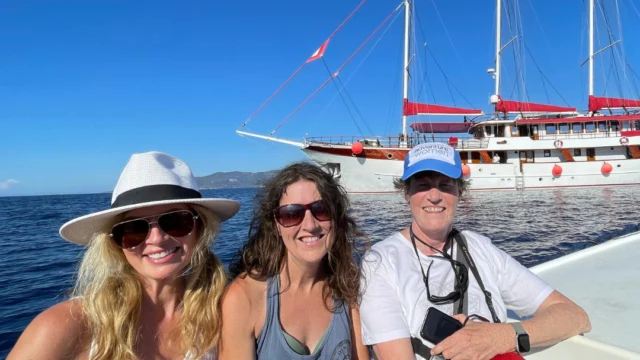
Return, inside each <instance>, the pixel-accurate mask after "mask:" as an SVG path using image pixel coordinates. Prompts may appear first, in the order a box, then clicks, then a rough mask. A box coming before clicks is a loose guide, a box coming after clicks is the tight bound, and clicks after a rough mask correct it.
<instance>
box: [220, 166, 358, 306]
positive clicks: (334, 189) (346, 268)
mask: <svg viewBox="0 0 640 360" xmlns="http://www.w3.org/2000/svg"><path fill="white" fill-rule="evenodd" d="M299 180H308V181H311V182H313V183H315V185H316V187H317V188H318V192H319V193H320V196H321V197H322V200H323V201H324V203H325V205H326V206H327V207H328V209H329V211H330V214H331V222H332V231H333V237H334V242H333V245H332V246H331V249H329V251H328V254H327V255H325V257H324V258H323V259H322V262H323V267H324V270H325V273H326V274H327V281H326V283H325V286H324V289H323V297H324V299H325V303H327V301H326V300H328V299H329V298H333V299H339V300H342V301H344V302H345V303H347V304H348V305H349V306H353V305H355V304H356V303H357V302H358V299H359V296H358V295H359V287H360V270H359V268H358V264H357V262H356V259H355V258H354V257H355V256H357V257H360V256H362V254H363V253H364V251H366V249H367V248H368V247H369V245H370V240H369V238H368V237H367V235H366V234H365V233H364V232H362V231H360V230H359V229H358V226H357V225H356V222H355V220H354V219H353V217H352V216H351V215H350V214H349V212H348V210H349V199H348V197H347V194H346V192H345V190H344V189H343V188H342V186H340V185H339V184H338V182H337V181H336V180H335V179H334V178H333V176H332V175H330V174H329V173H327V172H326V171H324V170H323V169H322V168H320V167H319V166H317V165H315V164H312V163H308V162H296V163H293V164H290V165H288V166H287V167H285V168H284V169H282V170H281V171H279V172H278V173H277V174H275V175H274V176H273V177H272V178H271V179H270V180H268V181H267V182H266V184H265V186H264V188H263V189H262V191H260V192H258V194H257V195H256V197H255V199H254V207H253V217H252V219H251V223H250V226H249V240H248V241H247V243H246V244H245V245H244V246H243V248H242V249H241V250H240V251H239V252H238V253H237V254H236V256H235V258H234V260H233V261H232V262H231V264H230V265H229V272H230V276H231V279H234V278H236V277H238V276H240V277H242V278H244V277H245V276H247V275H248V276H249V277H251V278H252V279H256V280H260V281H265V280H266V279H267V278H269V277H272V276H275V275H277V274H279V273H280V272H281V271H282V268H283V265H284V261H285V259H286V256H287V249H286V247H285V245H284V242H283V241H282V239H281V238H280V236H279V235H278V231H277V225H276V221H275V218H274V211H275V210H276V208H278V207H279V206H280V199H281V198H282V196H283V194H284V193H285V191H286V190H287V188H288V187H289V186H290V185H291V184H293V183H295V182H297V181H299ZM337 306H338V304H335V307H337ZM333 310H335V309H333Z"/></svg>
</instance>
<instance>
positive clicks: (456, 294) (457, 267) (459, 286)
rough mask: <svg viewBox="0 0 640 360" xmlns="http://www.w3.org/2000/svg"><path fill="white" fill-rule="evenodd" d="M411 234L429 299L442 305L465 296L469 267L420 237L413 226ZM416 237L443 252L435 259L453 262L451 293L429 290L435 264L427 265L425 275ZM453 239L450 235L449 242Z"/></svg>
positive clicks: (410, 229)
mask: <svg viewBox="0 0 640 360" xmlns="http://www.w3.org/2000/svg"><path fill="white" fill-rule="evenodd" d="M409 234H410V236H411V243H412V244H413V250H414V251H415V252H416V257H417V258H418V264H420V270H421V271H422V280H423V281H424V286H425V287H426V288H427V299H428V300H429V301H430V302H431V303H432V304H435V305H442V304H450V303H453V302H456V301H458V300H460V299H461V298H463V296H464V294H465V293H466V292H467V289H468V288H469V269H467V267H466V266H465V265H464V264H463V263H461V262H459V261H456V260H453V258H452V257H451V255H449V254H447V253H446V252H443V251H440V250H438V249H436V248H433V247H431V246H430V245H429V244H427V243H425V242H424V241H422V240H420V238H418V237H417V236H416V235H415V234H414V233H413V229H412V228H411V227H409ZM416 239H417V240H418V241H420V242H421V243H422V244H424V245H426V246H428V247H430V248H431V249H432V250H434V251H437V252H439V253H441V254H442V258H439V257H434V258H433V259H442V260H446V261H448V262H449V263H450V264H451V267H452V268H453V274H454V276H455V282H454V286H453V291H452V292H451V293H449V294H447V295H445V296H437V295H431V291H430V290H429V271H430V270H431V265H433V261H432V262H431V263H430V264H429V267H427V274H426V275H425V273H424V269H423V268H422V263H421V262H420V256H418V249H417V247H416ZM452 240H453V238H451V237H450V238H449V239H447V243H448V244H450V242H451V241H452ZM446 248H447V244H445V249H446Z"/></svg>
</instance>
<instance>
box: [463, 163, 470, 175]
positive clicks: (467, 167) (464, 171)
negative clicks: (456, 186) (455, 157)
mask: <svg viewBox="0 0 640 360" xmlns="http://www.w3.org/2000/svg"><path fill="white" fill-rule="evenodd" d="M469 174H471V168H470V167H469V165H467V164H464V165H462V175H464V176H469Z"/></svg>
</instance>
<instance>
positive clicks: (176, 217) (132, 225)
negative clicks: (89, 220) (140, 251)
mask: <svg viewBox="0 0 640 360" xmlns="http://www.w3.org/2000/svg"><path fill="white" fill-rule="evenodd" d="M197 218H198V215H194V213H192V212H191V211H189V210H177V211H171V212H168V213H164V214H161V215H154V216H147V217H141V218H136V219H132V220H126V221H123V222H121V223H117V224H115V225H114V226H113V227H112V228H111V234H109V236H110V237H111V238H112V239H113V241H114V242H115V243H116V245H118V247H120V248H122V249H131V248H134V247H136V246H138V245H140V244H142V243H143V242H144V241H145V240H146V239H147V237H148V236H149V232H151V224H158V226H159V227H160V229H162V231H164V232H165V233H166V234H168V235H169V236H171V237H174V238H180V237H183V236H187V235H189V234H191V232H192V231H193V229H194V227H195V224H196V219H197ZM150 219H155V221H151V220H150Z"/></svg>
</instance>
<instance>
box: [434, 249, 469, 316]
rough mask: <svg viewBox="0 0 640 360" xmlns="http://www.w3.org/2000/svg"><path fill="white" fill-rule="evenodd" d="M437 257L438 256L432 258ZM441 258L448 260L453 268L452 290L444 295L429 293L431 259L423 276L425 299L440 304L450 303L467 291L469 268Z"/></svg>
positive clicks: (457, 262)
mask: <svg viewBox="0 0 640 360" xmlns="http://www.w3.org/2000/svg"><path fill="white" fill-rule="evenodd" d="M434 259H439V258H434ZM442 259H443V260H447V261H449V263H450V264H451V267H452V268H453V274H454V276H455V283H454V284H455V285H454V287H453V291H452V292H451V293H449V294H448V295H445V296H437V295H431V292H430V291H429V271H430V270H431V265H433V261H432V262H431V264H429V267H427V276H425V277H424V279H423V280H424V286H425V287H426V288H427V299H429V301H430V302H431V303H432V304H435V305H441V304H450V303H453V302H456V301H458V300H460V298H462V296H463V295H464V293H465V292H466V291H467V288H468V287H469V270H468V269H467V267H466V266H464V264H463V263H461V262H459V261H456V260H453V259H451V258H448V257H446V256H445V257H442Z"/></svg>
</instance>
